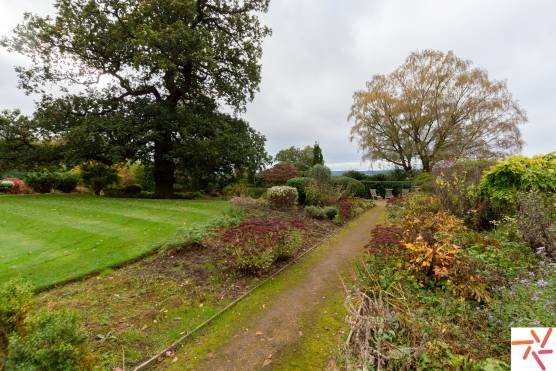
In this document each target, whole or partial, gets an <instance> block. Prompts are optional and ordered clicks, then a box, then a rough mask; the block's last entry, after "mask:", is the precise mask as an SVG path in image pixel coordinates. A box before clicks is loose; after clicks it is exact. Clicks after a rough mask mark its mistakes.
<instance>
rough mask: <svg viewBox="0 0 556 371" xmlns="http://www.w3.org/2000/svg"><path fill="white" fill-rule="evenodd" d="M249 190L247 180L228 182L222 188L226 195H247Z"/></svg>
mask: <svg viewBox="0 0 556 371" xmlns="http://www.w3.org/2000/svg"><path fill="white" fill-rule="evenodd" d="M247 192H248V186H247V184H246V183H245V182H238V183H233V184H228V185H227V186H225V187H224V188H223V189H222V193H223V194H224V196H228V197H231V196H246V195H247Z"/></svg>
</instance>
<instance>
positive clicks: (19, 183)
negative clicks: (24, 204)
mask: <svg viewBox="0 0 556 371" xmlns="http://www.w3.org/2000/svg"><path fill="white" fill-rule="evenodd" d="M0 181H1V182H11V183H13V187H11V188H10V189H9V190H8V193H11V194H14V195H19V194H23V193H28V192H29V188H28V187H27V185H25V182H24V181H23V180H21V179H17V178H5V179H2V180H0Z"/></svg>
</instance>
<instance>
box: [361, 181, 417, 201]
mask: <svg viewBox="0 0 556 371" xmlns="http://www.w3.org/2000/svg"><path fill="white" fill-rule="evenodd" d="M361 183H363V185H364V186H365V197H370V190H371V189H376V192H377V194H378V195H379V196H381V197H385V195H386V189H392V193H393V195H394V196H399V195H401V194H402V189H403V188H408V189H409V188H411V187H413V185H414V183H413V182H412V181H409V180H406V181H371V180H364V181H362V182H361Z"/></svg>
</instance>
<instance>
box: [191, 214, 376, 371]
mask: <svg viewBox="0 0 556 371" xmlns="http://www.w3.org/2000/svg"><path fill="white" fill-rule="evenodd" d="M383 211H384V207H383V205H382V204H381V205H378V206H377V207H375V208H374V209H372V210H371V211H369V212H367V213H365V214H363V215H362V216H361V217H360V218H359V219H357V220H356V221H355V222H354V223H355V225H354V226H353V227H351V228H350V229H349V233H342V232H341V233H340V234H339V235H338V236H336V237H334V238H333V240H332V241H331V246H330V248H329V249H327V253H326V254H325V255H324V256H323V257H322V258H321V259H320V260H319V261H317V263H316V264H315V265H314V266H312V267H311V269H309V270H308V271H307V273H306V274H305V277H303V278H302V279H300V280H299V281H298V283H297V284H296V285H295V286H294V287H289V288H288V289H287V290H285V291H284V292H281V293H279V294H278V295H277V296H276V297H275V298H274V300H273V302H272V304H271V305H269V306H268V307H266V308H265V309H261V310H260V312H259V313H256V314H255V316H254V317H253V318H252V319H251V321H250V325H249V328H248V329H242V330H241V331H239V332H237V333H235V334H233V335H232V336H231V337H230V338H229V339H228V340H227V343H226V344H225V345H224V346H223V347H221V348H220V349H218V350H216V351H214V352H212V353H210V354H209V355H207V358H206V359H205V360H204V361H203V362H202V363H201V367H199V369H203V370H257V369H266V368H271V367H272V364H273V359H274V360H276V357H277V356H279V354H280V352H281V351H282V350H284V349H286V348H288V347H290V346H292V345H293V344H295V343H296V342H298V341H299V338H300V336H302V334H303V319H304V318H307V317H308V316H312V315H314V314H315V313H318V311H319V303H320V302H321V301H322V300H326V298H325V297H323V296H324V295H325V294H326V293H327V292H329V291H330V290H331V289H334V288H338V289H340V287H341V282H340V274H341V273H342V272H346V271H347V270H348V269H349V267H351V264H350V263H352V262H353V261H354V259H355V258H356V257H357V256H358V255H360V254H361V252H362V251H363V248H364V246H365V245H366V244H367V242H368V240H369V238H370V230H371V228H372V226H373V225H375V224H376V223H377V221H378V219H379V218H380V216H381V215H382V213H383ZM273 357H274V358H273Z"/></svg>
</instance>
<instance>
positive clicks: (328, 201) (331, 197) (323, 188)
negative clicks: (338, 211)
mask: <svg viewBox="0 0 556 371" xmlns="http://www.w3.org/2000/svg"><path fill="white" fill-rule="evenodd" d="M305 195H306V199H305V203H306V204H307V205H313V206H327V205H332V204H334V203H335V202H336V201H337V200H338V198H339V197H340V195H339V194H338V192H337V191H336V190H335V189H334V188H332V187H331V186H329V185H327V184H319V183H317V182H316V181H315V180H312V179H311V181H309V182H308V183H307V184H306V186H305Z"/></svg>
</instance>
